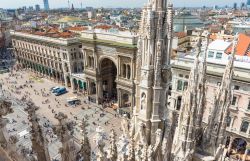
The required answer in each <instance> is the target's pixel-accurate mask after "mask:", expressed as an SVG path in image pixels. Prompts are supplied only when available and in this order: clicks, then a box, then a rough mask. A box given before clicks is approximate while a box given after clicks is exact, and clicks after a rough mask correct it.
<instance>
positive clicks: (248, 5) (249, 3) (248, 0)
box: [247, 0, 250, 8]
mask: <svg viewBox="0 0 250 161" xmlns="http://www.w3.org/2000/svg"><path fill="white" fill-rule="evenodd" d="M247 7H248V8H250V0H247Z"/></svg>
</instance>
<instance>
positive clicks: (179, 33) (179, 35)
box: [174, 32, 187, 39]
mask: <svg viewBox="0 0 250 161" xmlns="http://www.w3.org/2000/svg"><path fill="white" fill-rule="evenodd" d="M174 36H175V37H178V38H179V39H181V38H184V37H186V36H187V33H186V32H175V33H174Z"/></svg>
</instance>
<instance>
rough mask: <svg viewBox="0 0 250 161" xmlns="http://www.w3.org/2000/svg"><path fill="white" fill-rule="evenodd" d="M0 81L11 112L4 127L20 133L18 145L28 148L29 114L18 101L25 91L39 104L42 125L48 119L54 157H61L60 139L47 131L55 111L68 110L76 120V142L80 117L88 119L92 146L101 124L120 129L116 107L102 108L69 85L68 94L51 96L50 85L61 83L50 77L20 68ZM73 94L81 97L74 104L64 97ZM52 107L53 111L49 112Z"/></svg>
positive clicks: (108, 128)
mask: <svg viewBox="0 0 250 161" xmlns="http://www.w3.org/2000/svg"><path fill="white" fill-rule="evenodd" d="M1 84H2V85H3V92H4V96H5V97H7V98H8V99H10V100H12V101H13V104H12V106H13V109H14V113H13V114H10V115H8V117H7V118H8V119H9V124H8V125H7V129H8V132H9V134H10V135H18V136H19V138H18V139H19V141H18V146H19V145H20V146H21V145H22V146H24V147H26V148H27V149H30V150H31V142H30V134H29V131H30V126H29V124H28V122H29V121H28V120H27V115H28V114H27V112H26V111H25V107H26V105H25V103H24V102H23V101H21V100H22V98H23V97H24V96H25V95H26V94H28V98H27V99H31V100H32V101H33V102H35V105H36V106H39V107H40V108H39V110H38V111H37V114H38V115H39V118H40V119H41V125H44V127H46V126H45V125H46V123H47V126H48V127H49V128H47V129H46V130H48V135H46V137H47V139H48V140H49V151H50V154H51V156H52V158H54V159H58V157H60V156H58V149H59V147H60V146H61V143H60V142H58V141H57V139H56V136H55V135H54V137H55V138H53V136H52V135H53V134H52V135H50V133H53V132H52V126H53V125H56V124H57V123H58V122H57V120H56V119H55V118H54V116H55V114H56V113H58V112H62V113H65V114H67V116H68V117H69V119H70V120H74V121H75V122H76V127H75V129H74V132H75V133H74V137H75V139H76V141H78V144H79V145H80V143H81V138H82V134H81V128H80V126H81V123H82V119H85V120H87V124H88V127H87V129H88V130H87V131H88V136H89V138H91V139H90V140H91V146H92V147H93V148H95V144H94V143H93V137H94V135H95V132H96V128H97V127H98V126H101V127H104V128H105V131H106V132H107V133H109V132H110V131H111V129H114V130H115V131H116V132H117V134H120V133H121V129H120V127H121V126H120V123H121V119H122V118H121V116H119V115H118V114H117V112H116V111H114V110H113V109H112V108H108V107H107V108H105V109H103V108H102V106H97V105H96V104H93V103H91V102H89V101H88V98H87V96H83V94H81V95H79V94H78V95H77V94H73V92H72V90H71V89H67V90H68V93H67V94H64V95H61V96H58V97H57V96H54V94H52V92H51V91H50V89H51V88H52V87H55V86H61V84H59V83H56V82H54V81H53V80H49V79H47V78H42V77H41V76H39V75H37V74H35V73H32V72H30V71H27V70H23V71H17V72H13V75H12V76H11V75H10V73H5V74H3V75H1ZM31 86H32V87H31ZM44 89H45V90H44ZM41 91H43V93H40V92H41ZM73 96H78V97H79V98H81V105H77V106H76V107H74V106H70V105H67V101H66V100H67V98H70V97H73ZM45 102H47V103H45ZM58 102H59V103H58ZM52 110H54V111H53V112H52ZM51 136H52V138H51Z"/></svg>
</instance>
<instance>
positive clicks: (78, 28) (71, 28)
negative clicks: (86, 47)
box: [67, 26, 88, 31]
mask: <svg viewBox="0 0 250 161" xmlns="http://www.w3.org/2000/svg"><path fill="white" fill-rule="evenodd" d="M87 29H88V28H87V27H84V26H75V27H69V28H67V30H73V31H83V30H87Z"/></svg>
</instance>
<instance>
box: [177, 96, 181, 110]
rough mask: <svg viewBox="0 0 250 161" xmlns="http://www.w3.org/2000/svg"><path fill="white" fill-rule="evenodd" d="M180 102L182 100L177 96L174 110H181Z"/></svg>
mask: <svg viewBox="0 0 250 161" xmlns="http://www.w3.org/2000/svg"><path fill="white" fill-rule="evenodd" d="M181 100H182V97H181V96H178V98H177V103H176V110H178V111H179V110H180V109H181Z"/></svg>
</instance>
